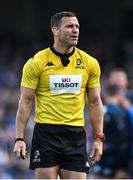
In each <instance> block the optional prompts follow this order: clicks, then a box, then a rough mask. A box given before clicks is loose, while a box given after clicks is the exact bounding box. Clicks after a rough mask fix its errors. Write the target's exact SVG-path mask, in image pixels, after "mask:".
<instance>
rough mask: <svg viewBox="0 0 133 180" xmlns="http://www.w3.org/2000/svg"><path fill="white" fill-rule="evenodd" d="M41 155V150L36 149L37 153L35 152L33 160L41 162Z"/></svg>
mask: <svg viewBox="0 0 133 180" xmlns="http://www.w3.org/2000/svg"><path fill="white" fill-rule="evenodd" d="M39 156H40V152H39V150H36V151H35V153H34V159H33V162H40V161H41V159H40V158H39Z"/></svg>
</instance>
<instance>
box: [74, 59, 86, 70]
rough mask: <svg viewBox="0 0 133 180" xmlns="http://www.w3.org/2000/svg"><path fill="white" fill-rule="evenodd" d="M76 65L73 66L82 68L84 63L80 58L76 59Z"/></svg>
mask: <svg viewBox="0 0 133 180" xmlns="http://www.w3.org/2000/svg"><path fill="white" fill-rule="evenodd" d="M76 61H77V65H76V66H75V68H76V69H84V65H83V62H82V60H81V59H77V60H76Z"/></svg>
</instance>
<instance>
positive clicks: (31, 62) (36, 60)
mask: <svg viewBox="0 0 133 180" xmlns="http://www.w3.org/2000/svg"><path fill="white" fill-rule="evenodd" d="M49 54H50V50H49V48H46V49H43V50H40V51H38V52H37V53H36V54H34V56H33V57H31V58H30V59H28V60H27V61H26V63H25V65H24V66H36V67H38V68H41V66H43V64H44V63H45V62H46V59H47V57H48V55H49Z"/></svg>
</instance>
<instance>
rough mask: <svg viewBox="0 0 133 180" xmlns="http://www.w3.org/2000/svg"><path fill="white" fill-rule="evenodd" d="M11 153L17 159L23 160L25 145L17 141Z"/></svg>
mask: <svg viewBox="0 0 133 180" xmlns="http://www.w3.org/2000/svg"><path fill="white" fill-rule="evenodd" d="M13 152H14V153H15V154H16V157H17V158H18V159H25V156H26V153H27V151H26V144H25V142H24V141H17V142H16V143H15V145H14V150H13Z"/></svg>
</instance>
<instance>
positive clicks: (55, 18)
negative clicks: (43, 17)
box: [50, 11, 76, 27]
mask: <svg viewBox="0 0 133 180" xmlns="http://www.w3.org/2000/svg"><path fill="white" fill-rule="evenodd" d="M63 17H76V15H75V14H74V13H73V12H69V11H62V12H58V13H56V14H54V15H53V16H52V18H51V22H50V25H51V27H54V26H56V27H58V26H60V24H61V19H62V18H63Z"/></svg>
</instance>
